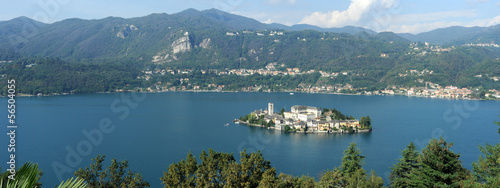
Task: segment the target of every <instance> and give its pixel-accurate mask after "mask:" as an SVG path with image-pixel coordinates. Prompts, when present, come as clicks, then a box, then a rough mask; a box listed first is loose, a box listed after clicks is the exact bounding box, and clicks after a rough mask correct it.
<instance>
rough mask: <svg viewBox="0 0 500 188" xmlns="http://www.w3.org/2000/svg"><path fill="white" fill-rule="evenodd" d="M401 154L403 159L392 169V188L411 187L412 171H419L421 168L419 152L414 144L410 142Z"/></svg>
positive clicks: (390, 178)
mask: <svg viewBox="0 0 500 188" xmlns="http://www.w3.org/2000/svg"><path fill="white" fill-rule="evenodd" d="M401 154H402V156H403V157H402V158H401V159H399V160H398V163H396V164H395V165H394V167H392V168H391V170H392V171H391V174H390V176H389V180H390V185H391V187H409V183H410V173H411V171H412V170H415V169H418V168H419V166H420V165H419V163H418V151H417V150H416V147H415V145H414V144H413V142H410V144H409V145H408V146H407V147H406V149H404V150H403V151H402V152H401Z"/></svg>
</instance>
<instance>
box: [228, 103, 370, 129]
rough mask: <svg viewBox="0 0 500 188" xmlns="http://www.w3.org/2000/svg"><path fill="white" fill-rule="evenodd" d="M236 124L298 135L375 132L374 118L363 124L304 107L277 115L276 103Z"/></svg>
mask: <svg viewBox="0 0 500 188" xmlns="http://www.w3.org/2000/svg"><path fill="white" fill-rule="evenodd" d="M234 123H236V124H245V125H250V126H257V127H263V128H267V129H273V130H278V131H287V132H297V133H353V132H370V131H371V130H372V126H371V119H370V116H367V117H362V118H361V121H359V120H357V119H355V118H354V117H352V116H346V115H344V114H342V113H341V112H339V111H337V110H335V109H323V110H322V109H320V108H317V107H312V106H301V105H295V106H292V107H291V109H290V111H285V110H284V108H283V109H282V110H281V111H280V112H279V113H275V112H274V103H272V102H270V103H268V106H267V109H265V110H262V109H260V110H255V111H253V112H251V113H250V114H248V115H246V116H243V117H240V118H239V119H235V120H234Z"/></svg>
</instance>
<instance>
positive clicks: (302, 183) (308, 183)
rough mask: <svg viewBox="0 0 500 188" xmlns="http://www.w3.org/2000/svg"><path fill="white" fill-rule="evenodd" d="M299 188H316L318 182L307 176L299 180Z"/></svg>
mask: <svg viewBox="0 0 500 188" xmlns="http://www.w3.org/2000/svg"><path fill="white" fill-rule="evenodd" d="M297 184H298V187H301V188H314V187H316V181H315V180H314V178H313V177H311V176H309V175H307V176H305V175H302V176H301V177H300V178H299V179H298V180H297Z"/></svg>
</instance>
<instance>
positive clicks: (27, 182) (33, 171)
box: [0, 162, 43, 188]
mask: <svg viewBox="0 0 500 188" xmlns="http://www.w3.org/2000/svg"><path fill="white" fill-rule="evenodd" d="M42 174H43V173H41V171H40V170H39V169H38V164H36V163H31V162H27V163H24V164H23V166H21V167H20V168H19V169H18V170H17V171H16V175H15V177H14V179H10V178H9V177H8V176H9V175H10V172H9V171H5V173H3V174H1V178H0V187H13V188H17V187H19V188H24V187H41V185H42V184H41V183H40V182H39V180H40V177H41V176H42Z"/></svg>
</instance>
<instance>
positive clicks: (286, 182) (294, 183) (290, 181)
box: [278, 173, 299, 188]
mask: <svg viewBox="0 0 500 188" xmlns="http://www.w3.org/2000/svg"><path fill="white" fill-rule="evenodd" d="M298 181H299V178H298V177H296V176H292V175H289V174H284V173H280V175H278V182H279V184H278V187H279V188H290V187H299V184H298Z"/></svg>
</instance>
